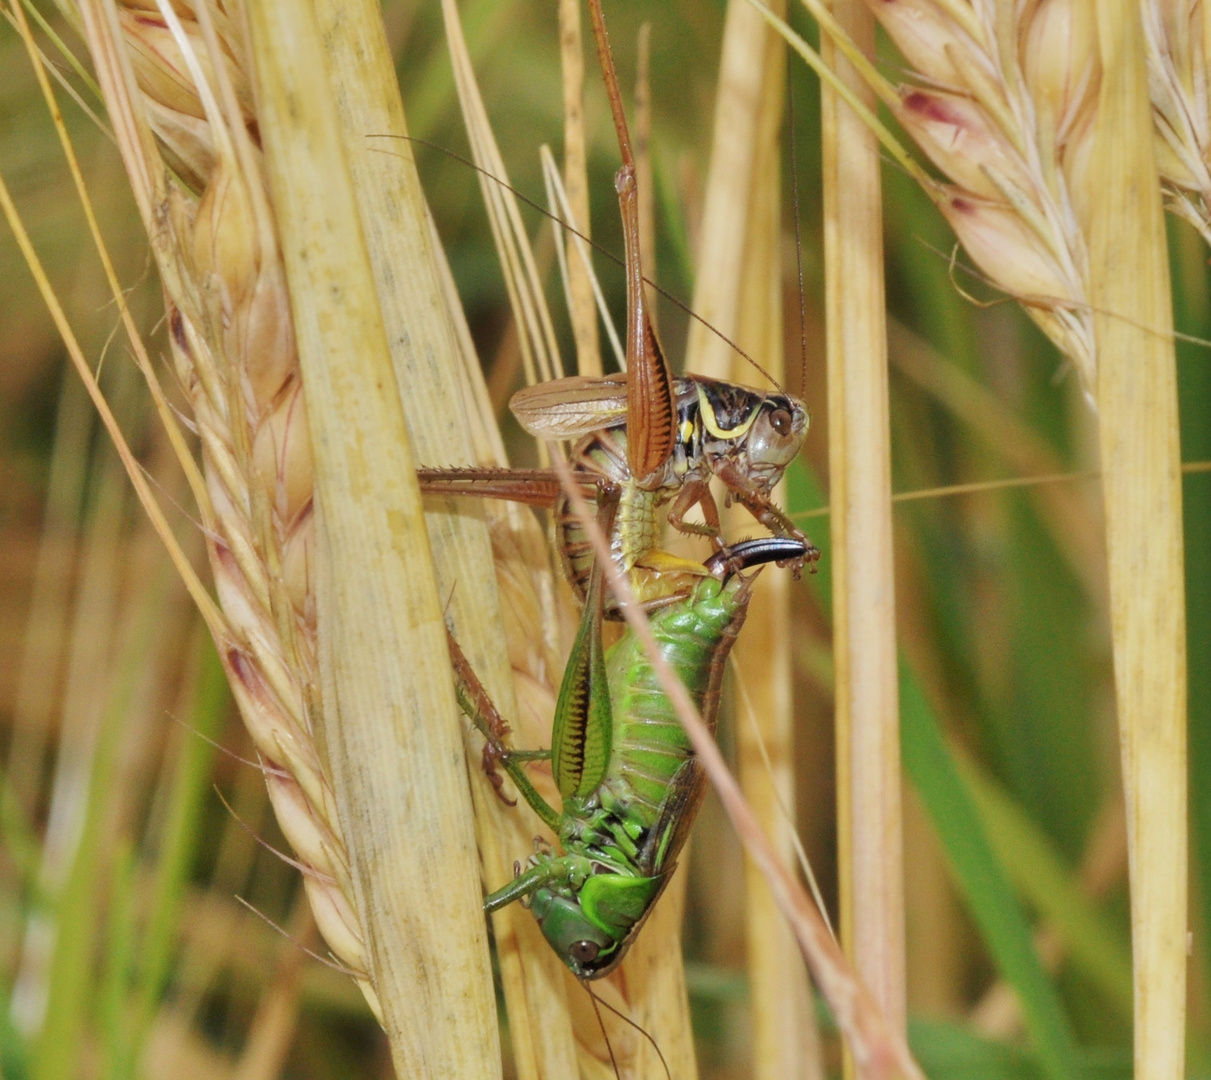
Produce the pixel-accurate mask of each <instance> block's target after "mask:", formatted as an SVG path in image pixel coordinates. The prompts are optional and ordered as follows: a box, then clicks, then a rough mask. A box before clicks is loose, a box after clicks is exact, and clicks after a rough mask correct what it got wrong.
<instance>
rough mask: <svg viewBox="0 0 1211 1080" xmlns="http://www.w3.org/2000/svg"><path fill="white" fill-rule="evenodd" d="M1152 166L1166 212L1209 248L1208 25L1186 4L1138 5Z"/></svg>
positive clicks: (1185, 0)
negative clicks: (1153, 146) (1198, 235)
mask: <svg viewBox="0 0 1211 1080" xmlns="http://www.w3.org/2000/svg"><path fill="white" fill-rule="evenodd" d="M1140 13H1141V15H1142V16H1143V22H1144V40H1145V42H1146V45H1147V55H1148V87H1149V90H1150V91H1151V95H1152V111H1153V119H1154V121H1155V124H1156V132H1157V139H1156V162H1157V167H1158V168H1159V169H1160V173H1161V177H1162V179H1163V180H1164V184H1165V196H1166V201H1167V203H1168V206H1169V209H1170V210H1172V211H1173V212H1174V213H1175V214H1176V215H1177V216H1178V217H1180V218H1182V219H1184V220H1185V221H1188V222H1189V223H1190V224H1191V225H1193V226H1194V227H1195V228H1196V229H1198V231H1199V232H1200V233H1202V235H1203V239H1204V240H1206V241H1207V242H1208V243H1211V86H1209V85H1208V82H1207V77H1208V69H1207V60H1208V53H1209V50H1211V29H1209V28H1211V24H1209V23H1208V22H1207V18H1206V8H1205V5H1204V4H1201V3H1196V2H1190V0H1175V2H1169V3H1161V2H1159V0H1155V2H1152V3H1146V4H1142V5H1140Z"/></svg>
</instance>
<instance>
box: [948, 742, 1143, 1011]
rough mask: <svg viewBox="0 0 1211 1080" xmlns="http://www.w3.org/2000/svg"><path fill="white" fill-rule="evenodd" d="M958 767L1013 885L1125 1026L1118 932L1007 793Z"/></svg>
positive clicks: (1128, 998)
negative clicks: (1050, 926) (1059, 937)
mask: <svg viewBox="0 0 1211 1080" xmlns="http://www.w3.org/2000/svg"><path fill="white" fill-rule="evenodd" d="M957 766H958V768H959V772H960V774H961V776H962V778H963V780H964V781H965V782H966V783H967V786H968V788H969V789H970V791H971V795H972V798H973V799H974V800H975V803H976V806H977V808H978V809H979V811H980V818H981V819H982V821H983V823H984V827H985V828H986V829H987V830H988V836H989V839H990V840H991V841H992V845H993V850H994V851H995V852H996V855H997V857H998V858H999V859H1000V860H1001V865H1002V866H1003V867H1004V868H1005V871H1006V873H1007V874H1008V875H1009V878H1010V880H1011V881H1012V882H1013V884H1014V886H1015V887H1016V888H1017V890H1018V891H1019V892H1020V893H1021V894H1022V895H1023V896H1025V897H1026V899H1027V900H1028V901H1029V903H1030V905H1031V906H1032V907H1033V908H1034V909H1035V910H1036V911H1038V912H1039V913H1040V914H1041V915H1042V916H1043V917H1044V918H1045V919H1046V920H1047V921H1048V922H1049V923H1050V924H1052V925H1053V926H1054V927H1055V929H1056V930H1058V931H1059V933H1060V935H1061V936H1062V937H1063V940H1064V944H1065V946H1066V948H1067V952H1068V959H1069V960H1070V962H1071V963H1072V965H1073V966H1074V967H1075V968H1078V969H1079V970H1080V971H1081V972H1083V974H1084V975H1085V976H1086V977H1087V978H1088V979H1089V980H1090V982H1092V983H1094V984H1095V985H1096V986H1097V987H1098V989H1099V990H1100V991H1101V993H1102V994H1103V995H1104V997H1105V998H1106V1001H1107V1002H1108V1003H1109V1004H1111V1005H1113V1006H1114V1007H1115V1008H1116V1009H1117V1010H1118V1012H1119V1015H1120V1017H1121V1019H1122V1020H1123V1022H1124V1023H1125V1024H1128V1025H1130V1022H1131V1014H1132V998H1133V992H1132V988H1131V952H1130V948H1129V946H1128V944H1127V943H1126V942H1125V941H1124V939H1123V935H1122V934H1120V933H1118V932H1117V931H1116V930H1115V928H1114V927H1113V926H1112V925H1111V923H1110V922H1109V920H1108V919H1106V918H1105V917H1104V916H1103V915H1102V914H1101V913H1100V912H1099V911H1098V910H1097V909H1096V908H1095V907H1094V906H1093V904H1092V903H1090V901H1089V899H1088V898H1087V897H1086V896H1085V895H1084V893H1082V892H1081V889H1080V887H1079V885H1078V884H1077V883H1076V881H1074V879H1073V874H1072V871H1071V870H1070V869H1069V868H1068V867H1067V866H1066V865H1065V863H1064V860H1063V858H1062V857H1061V856H1060V854H1059V852H1057V851H1056V850H1055V846H1054V845H1053V844H1052V842H1051V841H1050V840H1049V839H1048V837H1047V836H1046V834H1045V833H1044V832H1043V831H1042V830H1041V829H1039V828H1038V826H1036V825H1035V824H1034V822H1033V821H1031V820H1030V818H1029V817H1028V816H1027V815H1026V814H1025V813H1024V812H1023V811H1022V809H1021V807H1019V806H1018V805H1017V804H1016V803H1015V802H1014V800H1013V799H1012V798H1011V797H1010V796H1009V795H1008V793H1007V792H1005V791H1004V790H1003V789H1002V788H1001V787H1000V786H999V785H997V784H996V783H994V782H993V781H991V780H989V779H988V778H987V777H985V776H983V775H981V774H980V772H979V771H978V770H977V769H976V768H975V767H974V766H972V765H970V764H968V763H966V762H963V761H962V760H961V759H960V760H959V761H958V762H957Z"/></svg>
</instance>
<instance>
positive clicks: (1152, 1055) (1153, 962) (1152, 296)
mask: <svg viewBox="0 0 1211 1080" xmlns="http://www.w3.org/2000/svg"><path fill="white" fill-rule="evenodd" d="M1096 9H1097V48H1098V51H1099V54H1100V58H1101V65H1102V71H1103V77H1102V83H1101V87H1100V90H1099V95H1098V105H1097V120H1096V134H1095V137H1094V147H1093V160H1092V166H1091V174H1092V175H1094V176H1096V177H1097V183H1098V190H1097V192H1096V203H1095V205H1096V210H1097V212H1096V213H1095V214H1094V215H1093V219H1092V222H1091V224H1090V243H1089V248H1090V253H1091V259H1090V263H1091V275H1090V278H1091V288H1090V298H1091V300H1092V301H1093V303H1094V305H1095V310H1096V312H1097V314H1096V321H1095V331H1096V335H1097V344H1098V390H1097V393H1098V405H1099V431H1098V441H1099V445H1100V449H1101V457H1102V492H1103V498H1104V500H1105V506H1106V549H1107V553H1108V555H1109V568H1110V627H1111V633H1112V637H1113V648H1114V686H1115V693H1116V696H1117V706H1118V717H1119V742H1120V749H1121V755H1122V772H1123V787H1124V791H1125V797H1126V807H1127V850H1128V865H1129V875H1130V884H1131V945H1132V960H1133V981H1134V990H1135V995H1134V996H1135V1040H1134V1054H1135V1075H1136V1076H1137V1077H1140V1078H1141V1080H1178V1078H1180V1077H1182V1076H1184V1075H1185V1041H1186V1038H1185V1036H1186V1024H1185V1020H1186V963H1187V958H1186V940H1187V933H1188V922H1187V910H1186V903H1187V897H1186V891H1187V859H1188V845H1187V808H1186V783H1187V762H1186V611H1185V576H1184V568H1183V540H1182V476H1181V447H1180V445H1179V439H1178V435H1179V430H1178V403H1177V363H1176V356H1175V352H1174V343H1173V333H1172V317H1173V314H1172V312H1173V300H1172V296H1171V294H1170V287H1169V257H1168V248H1167V244H1166V235H1165V222H1164V213H1163V209H1162V201H1161V182H1160V176H1159V174H1158V170H1157V160H1156V157H1155V153H1154V151H1155V140H1154V139H1153V138H1152V133H1153V130H1154V118H1153V114H1152V110H1151V109H1150V108H1149V100H1148V97H1149V82H1150V80H1149V73H1148V70H1147V61H1146V49H1145V40H1144V32H1143V26H1142V25H1141V22H1142V19H1141V12H1140V7H1139V5H1137V4H1136V3H1135V2H1134V0H1097V4H1096Z"/></svg>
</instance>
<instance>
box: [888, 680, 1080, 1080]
mask: <svg viewBox="0 0 1211 1080" xmlns="http://www.w3.org/2000/svg"><path fill="white" fill-rule="evenodd" d="M900 722H901V740H902V752H903V755H904V767H905V769H907V771H908V775H909V776H910V777H911V779H912V782H913V785H914V787H915V788H916V789H917V793H918V795H919V796H920V798H921V801H922V803H923V804H924V806H925V808H926V810H927V812H928V813H929V816H930V818H931V819H932V821H933V824H934V828H935V830H936V831H937V834H938V838H939V839H940V840H941V842H942V847H943V849H944V850H945V851H946V854H947V857H948V859H949V862H950V868H951V870H952V872H953V873H954V876H955V880H956V882H957V884H958V887H959V890H960V892H961V893H962V895H963V896H964V898H965V899H966V901H967V906H968V909H969V910H970V912H971V914H972V917H973V918H974V919H975V922H976V924H977V926H978V927H979V928H980V932H981V934H982V936H983V938H984V942H985V944H986V945H987V947H988V950H989V952H990V953H991V954H992V957H993V960H994V961H995V963H996V965H997V968H998V969H999V970H1000V972H1001V974H1002V975H1003V976H1004V977H1005V979H1006V981H1007V982H1009V984H1010V985H1011V986H1012V987H1013V988H1014V990H1015V991H1016V993H1017V995H1018V1001H1019V1003H1020V1006H1021V1009H1022V1018H1023V1021H1024V1022H1025V1025H1026V1030H1027V1031H1028V1032H1029V1033H1030V1037H1031V1039H1032V1041H1033V1043H1034V1047H1035V1050H1036V1052H1037V1054H1038V1058H1039V1062H1040V1065H1041V1066H1042V1069H1043V1073H1044V1075H1045V1076H1047V1077H1049V1078H1051V1080H1074V1078H1075V1077H1077V1076H1078V1075H1079V1074H1080V1067H1079V1062H1078V1057H1077V1051H1076V1045H1075V1043H1074V1041H1073V1037H1072V1034H1071V1031H1070V1030H1069V1026H1068V1021H1067V1019H1066V1018H1065V1016H1064V1012H1063V1010H1062V1008H1061V1006H1060V1000H1059V996H1058V994H1057V993H1056V990H1055V987H1054V986H1053V985H1052V983H1051V981H1050V980H1049V979H1048V978H1047V975H1046V973H1045V972H1044V971H1043V968H1042V965H1041V964H1040V963H1039V958H1038V954H1037V953H1036V952H1035V949H1034V944H1033V942H1032V941H1031V935H1030V927H1029V925H1028V924H1027V922H1026V917H1025V915H1024V914H1023V912H1022V909H1021V906H1020V905H1019V904H1018V900H1017V897H1016V896H1015V895H1014V893H1013V890H1012V889H1011V887H1010V885H1009V881H1008V880H1007V878H1006V876H1005V872H1004V870H1003V869H1002V867H1001V865H1000V863H999V862H998V861H997V858H996V855H995V853H994V852H993V849H992V847H991V845H990V844H989V842H988V838H987V836H986V835H985V832H984V827H983V825H982V823H981V821H980V818H979V815H978V813H977V812H976V807H975V804H974V803H973V801H972V798H971V795H970V794H969V792H968V790H967V788H966V786H965V785H964V783H963V779H962V777H961V775H960V774H959V770H958V768H957V767H956V765H955V762H954V759H953V758H952V757H951V755H950V751H949V750H948V749H947V747H946V741H945V739H944V737H943V735H942V732H941V729H940V728H939V727H938V724H937V720H936V719H935V717H934V715H933V710H932V709H931V708H930V706H929V703H928V702H927V701H926V700H925V696H924V694H923V693H922V691H921V688H920V686H918V684H917V681H916V679H915V678H914V677H913V675H912V673H911V672H909V671H908V670H907V669H906V668H902V669H901V677H900Z"/></svg>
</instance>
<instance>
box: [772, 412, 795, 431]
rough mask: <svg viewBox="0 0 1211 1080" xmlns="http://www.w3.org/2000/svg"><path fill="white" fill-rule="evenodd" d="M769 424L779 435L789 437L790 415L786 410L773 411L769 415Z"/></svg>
mask: <svg viewBox="0 0 1211 1080" xmlns="http://www.w3.org/2000/svg"><path fill="white" fill-rule="evenodd" d="M769 422H770V424H771V426H772V427H773V429H774V430H775V431H776V432H777V433H778V434H779V435H789V434H790V433H791V426H792V423H791V414H790V412H789V411H788V410H786V409H775V410H774V411H773V412H772V413H770V418H769Z"/></svg>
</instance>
